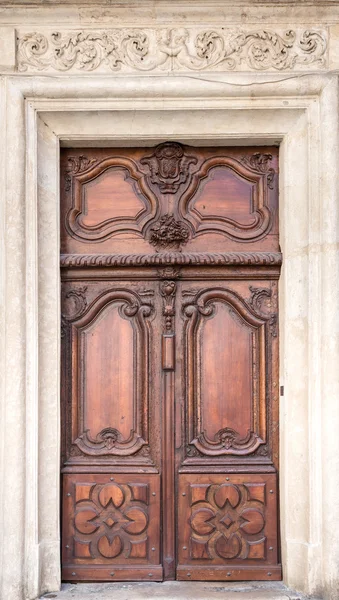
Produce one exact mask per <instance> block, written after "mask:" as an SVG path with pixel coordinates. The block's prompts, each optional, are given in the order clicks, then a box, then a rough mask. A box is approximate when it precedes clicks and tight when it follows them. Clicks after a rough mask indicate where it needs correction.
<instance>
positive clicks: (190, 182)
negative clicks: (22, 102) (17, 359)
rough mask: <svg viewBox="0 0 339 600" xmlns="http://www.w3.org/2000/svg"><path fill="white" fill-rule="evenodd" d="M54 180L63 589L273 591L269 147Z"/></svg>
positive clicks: (124, 161) (274, 341) (80, 164)
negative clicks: (158, 586)
mask: <svg viewBox="0 0 339 600" xmlns="http://www.w3.org/2000/svg"><path fill="white" fill-rule="evenodd" d="M61 177H62V179H61V183H62V188H61V189H62V198H61V231H62V237H61V250H62V254H61V269H62V318H61V324H62V380H61V396H62V430H63V431H62V460H61V462H62V475H61V476H62V564H63V568H62V571H63V579H64V580H66V581H81V580H85V581H88V580H97V581H116V580H154V581H159V580H162V579H175V578H177V579H185V580H194V579H195V580H199V579H202V580H208V579H210V580H237V579H238V580H239V579H240V580H248V579H279V578H280V575H281V570H280V565H279V547H278V522H277V521H278V513H277V509H278V488H277V469H278V365H277V359H278V328H277V324H278V296H277V280H278V277H279V268H280V263H281V255H280V253H279V246H278V228H277V181H276V179H277V150H276V149H268V150H267V149H265V152H263V150H262V149H261V150H260V152H259V151H258V150H257V149H253V148H246V149H230V148H192V147H187V146H182V145H180V144H177V143H170V142H169V143H165V144H161V145H159V146H157V147H156V148H155V149H154V148H135V149H126V148H124V149H112V148H110V149H101V150H93V149H91V150H88V151H83V150H82V151H79V150H73V151H70V150H67V151H64V152H63V154H62V158H61Z"/></svg>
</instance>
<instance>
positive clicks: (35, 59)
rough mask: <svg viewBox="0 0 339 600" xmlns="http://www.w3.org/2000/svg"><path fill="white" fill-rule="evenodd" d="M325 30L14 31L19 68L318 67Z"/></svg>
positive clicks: (324, 53)
mask: <svg viewBox="0 0 339 600" xmlns="http://www.w3.org/2000/svg"><path fill="white" fill-rule="evenodd" d="M327 53H328V45H327V34H326V31H325V30H320V29H317V30H310V29H301V28H298V29H297V30H291V29H289V30H279V31H270V30H265V29H247V30H245V29H239V28H237V29H234V28H226V27H223V28H215V29H198V28H171V29H149V28H148V29H139V28H133V29H132V28H129V29H126V28H120V29H118V28H116V29H106V30H75V31H65V32H62V31H53V32H32V33H22V34H19V37H18V40H17V62H18V70H19V71H27V70H29V71H36V70H37V71H44V70H47V69H51V70H56V71H61V72H65V71H70V70H76V71H80V72H85V73H86V72H92V71H95V70H99V71H106V72H107V71H122V72H131V71H132V72H133V71H159V72H163V71H180V70H186V71H187V70H190V71H211V70H214V69H217V70H218V71H229V70H240V71H241V70H247V71H248V70H254V71H267V70H273V71H288V70H293V69H299V70H300V69H303V68H305V67H307V66H308V65H310V64H311V65H312V66H313V68H318V69H319V68H322V67H324V66H325V65H326V61H327Z"/></svg>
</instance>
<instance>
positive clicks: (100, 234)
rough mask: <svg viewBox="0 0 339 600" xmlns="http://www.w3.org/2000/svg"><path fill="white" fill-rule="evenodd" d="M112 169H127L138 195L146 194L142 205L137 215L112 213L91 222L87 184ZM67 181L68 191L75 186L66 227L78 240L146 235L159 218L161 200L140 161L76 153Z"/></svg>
mask: <svg viewBox="0 0 339 600" xmlns="http://www.w3.org/2000/svg"><path fill="white" fill-rule="evenodd" d="M111 168H112V169H120V170H122V171H124V173H125V179H126V181H128V182H129V183H130V185H131V186H132V188H133V191H134V193H135V195H136V196H138V195H139V194H140V195H141V197H142V202H141V206H142V208H141V209H140V207H139V209H136V211H135V214H134V215H129V216H123V215H121V214H120V215H119V214H112V215H111V217H110V218H108V219H106V218H104V220H103V221H100V220H98V221H97V222H96V223H92V224H88V223H87V221H86V214H87V211H88V207H87V209H86V200H85V194H84V193H83V190H84V187H85V186H86V185H87V184H88V183H89V182H91V181H93V180H94V179H95V178H97V177H99V176H100V175H102V174H103V173H104V172H105V171H106V170H107V169H111ZM65 182H66V183H65V185H66V191H67V190H69V189H70V188H71V187H72V197H71V206H70V208H69V210H68V211H67V214H66V216H65V227H66V230H67V232H68V234H69V235H70V236H72V237H73V238H74V239H77V240H80V241H86V242H98V241H102V240H106V239H108V238H110V237H111V236H112V235H116V234H120V233H121V231H124V232H126V233H127V234H130V233H132V234H133V233H134V234H136V235H138V236H142V235H145V227H146V225H147V224H148V223H149V222H150V221H152V220H153V219H155V218H156V215H157V210H158V200H157V197H156V195H155V194H154V193H153V191H152V189H150V188H149V186H148V176H147V174H146V173H144V172H142V171H140V169H139V164H137V162H136V161H134V160H132V159H129V158H127V157H116V156H111V157H107V158H104V159H102V160H100V161H99V160H96V159H89V158H87V157H86V156H84V155H80V156H78V157H76V156H72V157H70V165H69V167H68V169H67V170H66V173H65Z"/></svg>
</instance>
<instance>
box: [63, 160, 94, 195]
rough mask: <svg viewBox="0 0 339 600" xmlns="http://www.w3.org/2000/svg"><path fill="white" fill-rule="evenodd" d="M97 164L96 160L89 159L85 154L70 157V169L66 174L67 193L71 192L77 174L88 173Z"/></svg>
mask: <svg viewBox="0 0 339 600" xmlns="http://www.w3.org/2000/svg"><path fill="white" fill-rule="evenodd" d="M96 163H97V160H96V159H95V158H87V156H84V155H83V154H80V156H70V157H69V158H68V164H69V166H68V169H67V170H66V172H65V192H69V190H70V189H71V187H72V176H73V175H76V174H77V173H82V172H83V171H87V169H90V168H91V167H92V166H93V165H95V164H96Z"/></svg>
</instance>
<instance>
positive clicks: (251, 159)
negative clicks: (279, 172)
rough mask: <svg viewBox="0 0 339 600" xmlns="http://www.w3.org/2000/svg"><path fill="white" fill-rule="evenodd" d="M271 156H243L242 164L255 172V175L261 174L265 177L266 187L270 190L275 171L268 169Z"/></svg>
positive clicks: (256, 154) (260, 154)
mask: <svg viewBox="0 0 339 600" xmlns="http://www.w3.org/2000/svg"><path fill="white" fill-rule="evenodd" d="M272 158H273V156H272V154H268V153H262V152H255V153H254V154H252V156H244V157H243V158H242V162H243V163H244V165H246V166H247V167H248V168H250V169H252V170H253V171H256V172H257V173H263V174H265V175H266V180H267V187H268V188H269V189H270V190H273V188H274V178H275V170H274V169H273V167H270V161H271V160H272Z"/></svg>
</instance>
